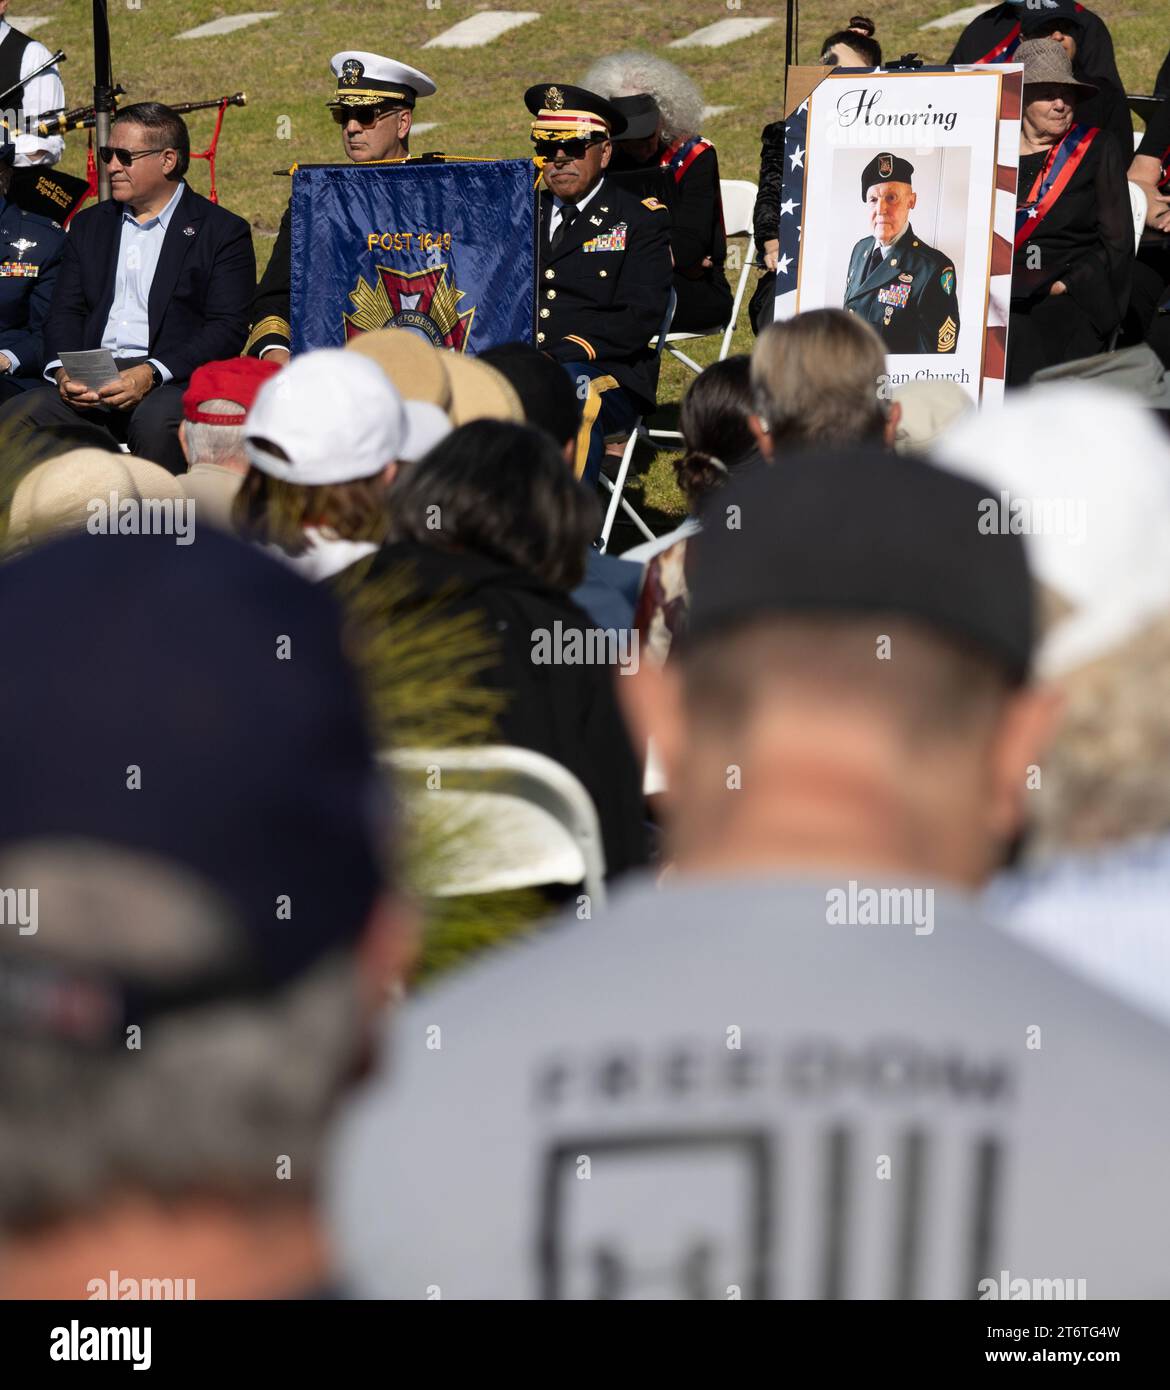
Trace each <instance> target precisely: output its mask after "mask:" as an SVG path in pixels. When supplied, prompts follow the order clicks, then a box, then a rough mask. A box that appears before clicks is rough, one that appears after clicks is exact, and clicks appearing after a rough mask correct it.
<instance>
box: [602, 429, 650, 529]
mask: <svg viewBox="0 0 1170 1390" xmlns="http://www.w3.org/2000/svg"><path fill="white" fill-rule="evenodd" d="M641 433H642V419H641V417H640V416H639V418H638V420H637V422H636V423H635V425H634V428H633V429H632V430H631V431H630V437H629V439H627V440H626V447H625V449H624V450H623V451H622V461H621V464H620V465H619V467H618V472H617V477H616V478H615V479H614V481H613V482H612V483H611V482H610V481H609V479H608V478H607V477H606V476H605V474H604V473H603V474H602V475H601V481H602V482H603V483H605V484H607V485H608V487H609V488H610V490H611V492H612V494H613V495H612V496H611V497H610V499H609V506H608V507H607V508H606V512H605V521H604V522H603V523H602V527H601V546H600V550H601V552H602V554H604V553H605V552H606V551H607V550H608V549H609V537H610V532H611V531H612V530H613V524H614V522H615V521H616V520H617V510H618V507H619V505H620V504H621V501H622V493H623V491H624V490H625V486H626V475H627V474H628V473H629V471H630V461H631V460H632V459H633V457H634V449H635V448H636V447H637V443H638V438H639V436H640V435H641ZM651 540H653V535H651Z"/></svg>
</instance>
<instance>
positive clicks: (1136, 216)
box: [1129, 183, 1150, 250]
mask: <svg viewBox="0 0 1170 1390" xmlns="http://www.w3.org/2000/svg"><path fill="white" fill-rule="evenodd" d="M1129 206H1130V211H1131V212H1132V213H1133V239H1134V249H1135V250H1141V245H1142V233H1143V232H1144V231H1145V230H1146V213H1147V212H1148V211H1149V206H1150V200H1149V199H1148V198H1147V197H1146V190H1145V189H1144V188H1143V187H1142V186H1141V184H1139V183H1131V184H1130V185H1129Z"/></svg>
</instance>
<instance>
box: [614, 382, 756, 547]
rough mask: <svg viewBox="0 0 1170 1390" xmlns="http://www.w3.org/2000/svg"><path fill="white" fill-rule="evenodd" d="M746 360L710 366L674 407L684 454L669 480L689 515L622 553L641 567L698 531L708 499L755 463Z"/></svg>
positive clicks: (750, 389) (678, 460)
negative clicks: (677, 524) (729, 480)
mask: <svg viewBox="0 0 1170 1390" xmlns="http://www.w3.org/2000/svg"><path fill="white" fill-rule="evenodd" d="M752 409H753V407H752V386H751V358H750V357H747V356H746V355H736V356H734V357H728V358H726V359H725V360H724V361H722V362H712V364H711V365H710V366H709V367H706V368H704V370H703V371H702V372H701V373H700V374H699V375H698V376H697V377H696V378H695V379H694V381H692V382H691V384H690V386H688V387H687V389H686V392H685V393H684V395H683V398H682V403H681V405H680V407H679V430H680V431H681V433H682V437H683V443H684V446H685V452H684V453H682V454H680V455H679V456H678V457H677V458H676V459H675V460H674V472H675V477H676V478H677V479H678V485H679V488H680V490H681V491H682V494H683V496H684V497H685V498H686V501H687V510H688V512H689V513H690V515H689V516H688V517H687V519H686V521H684V522H683V523H682V524H681V525H680V526H676V527H675V528H674V530H673V531H668V532H666V534H665V535H662V536H659V537H657V539H655V540H652V541H646V542H645V544H643V545H636V546H634V547H633V549H631V550H627V551H625V552H624V553H623V556H622V558H623V559H625V560H635V561H637V562H638V563H639V564H645V563H646V562H647V561H648V560H650V559H651V558H652V557H653V556H654V555H657V554H659V552H661V551H663V550H668V549H669V548H670V547H671V546H672V545H674V544H675V543H676V542H677V541H682V540H685V539H686V538H687V537H688V536H693V535H694V534H695V532H696V531H698V530H699V527H700V525H701V523H700V520H699V510H700V508H701V507H702V504H703V501H704V499H705V498H706V497H707V495H708V493H710V492H712V491H713V490H714V489H716V488H719V487H722V486H723V485H724V483H726V482H727V480H728V478H729V477H730V476H731V474H732V473H734V472H738V471H739V469H740V468H741V467H742V466H743V465H744V464H747V463H757V464H758V463H759V462H760V455H759V451H758V449H757V447H756V439H755V435H753V434H752V430H751V424H750V421H751V416H752Z"/></svg>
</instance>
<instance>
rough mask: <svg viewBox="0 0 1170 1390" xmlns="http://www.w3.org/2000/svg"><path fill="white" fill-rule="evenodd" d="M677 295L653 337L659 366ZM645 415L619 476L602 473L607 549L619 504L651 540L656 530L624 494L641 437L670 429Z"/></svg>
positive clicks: (631, 436)
mask: <svg viewBox="0 0 1170 1390" xmlns="http://www.w3.org/2000/svg"><path fill="white" fill-rule="evenodd" d="M675 298H676V296H675V293H674V290H673V289H672V290H671V292H670V298H669V300H668V301H667V304H666V313H665V314H664V315H663V318H662V327H661V328H660V329H659V330H658V334H657V336H656V337H655V338H653V339H652V340H651V342H652V345H653V347H654V349H655V351H656V352H657V353H658V366H659V369H661V367H662V348H663V345H664V343H665V342H666V341H667V338H668V337H669V334H670V324H671V320H672V319H673V318H674V305H675ZM643 418H644V417H643V416H641V415H639V416H638V418H637V420H636V421H635V423H634V428H633V429H632V430H631V431H630V434H629V437H628V438H627V439H626V447H625V448H624V449H623V450H622V461H621V463H620V464H619V465H618V471H617V477H616V478H615V479H614V480H613V481H612V482H611V481H610V480H609V479H608V478H607V477H606V476H605V474H604V473H602V475H601V481H602V484H603V485H604V486H605V487H607V488H608V489H609V492H610V499H609V506H608V507H607V508H606V512H605V521H604V522H603V523H602V527H601V545H600V547H599V549H600V550H601V551H602V552H603V553H604V552H605V551H606V550H607V549H608V548H609V537H610V533H611V532H612V531H613V524H614V522H615V521H616V520H617V513H618V507H619V506H620V507H621V509H622V511H624V512H625V514H626V515H627V516H628V517H629V518H630V520H631V521H632V522H633V523H634V525H635V526H636V527H637V528H638V530H639V531H640V532H641V533H642V535H643V536H644V537H645V538H646V539H647V540H648V541H652V540H653V539H654V532H653V531H651V529H650V528H649V526H647V525H646V523H645V522H644V521H643V520H642V518H641V517H640V516H639V515H638V513H637V512H636V511H635V510H634V509H633V507H631V506H630V504H629V503H628V502H627V501H626V499H625V498H624V497H623V496H622V493H623V492H624V490H625V486H626V475H627V474H628V473H629V471H630V461H631V459H633V457H634V450H635V449H636V448H637V445H638V440H639V439H647V440H651V441H652V440H653V439H654V438H657V436H658V435H659V434H662V433H666V431H660V430H651V429H648V428H647V427H646V425H645V424H644V423H643Z"/></svg>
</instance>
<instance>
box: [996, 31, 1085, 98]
mask: <svg viewBox="0 0 1170 1390" xmlns="http://www.w3.org/2000/svg"><path fill="white" fill-rule="evenodd" d="M1015 61H1016V62H1017V63H1023V65H1024V86H1025V87H1038V86H1040V85H1042V84H1043V85H1049V84H1051V85H1059V86H1061V87H1075V88H1076V89H1077V90H1078V91H1079V92H1080V93H1081V95H1082V96H1087V97H1088V96H1092V95H1093V94H1094V93H1095V92H1096V90H1097V88H1096V87H1094V86H1093V84H1092V83H1091V82H1082V81H1081V80H1080V78H1078V77H1075V76H1074V75H1073V65H1072V59H1071V58H1070V57H1069V56H1068V53H1067V52H1066V51H1065V47H1064V45H1063V44H1062V43H1057V41H1056V40H1055V39H1025V40H1024V42H1023V43H1022V44H1020V46H1019V48H1017V49H1016V57H1015Z"/></svg>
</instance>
